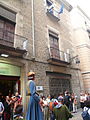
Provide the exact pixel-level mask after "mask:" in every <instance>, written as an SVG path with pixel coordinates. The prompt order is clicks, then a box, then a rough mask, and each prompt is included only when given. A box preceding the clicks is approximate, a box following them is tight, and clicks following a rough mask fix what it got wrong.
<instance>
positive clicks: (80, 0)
mask: <svg viewBox="0 0 90 120" xmlns="http://www.w3.org/2000/svg"><path fill="white" fill-rule="evenodd" d="M67 1H68V2H70V3H71V5H73V6H76V5H79V6H80V7H81V9H82V10H83V11H84V12H85V13H86V14H87V15H88V16H89V17H90V0H67Z"/></svg>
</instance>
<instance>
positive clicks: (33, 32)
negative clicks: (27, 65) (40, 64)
mask: <svg viewBox="0 0 90 120" xmlns="http://www.w3.org/2000/svg"><path fill="white" fill-rule="evenodd" d="M34 29H35V28H34V0H32V40H33V60H35V30H34Z"/></svg>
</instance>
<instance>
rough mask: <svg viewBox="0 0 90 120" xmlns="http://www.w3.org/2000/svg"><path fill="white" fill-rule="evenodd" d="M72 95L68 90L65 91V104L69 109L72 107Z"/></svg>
mask: <svg viewBox="0 0 90 120" xmlns="http://www.w3.org/2000/svg"><path fill="white" fill-rule="evenodd" d="M70 99H71V97H70V95H69V92H68V91H65V96H64V104H65V105H66V106H67V107H68V109H69V108H70V102H71V101H70Z"/></svg>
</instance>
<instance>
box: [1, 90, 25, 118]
mask: <svg viewBox="0 0 90 120" xmlns="http://www.w3.org/2000/svg"><path fill="white" fill-rule="evenodd" d="M22 111H23V106H22V97H21V96H20V95H19V94H18V92H16V93H15V95H12V96H11V95H8V96H5V97H4V96H3V95H2V94H1V95H0V120H13V118H16V117H22Z"/></svg>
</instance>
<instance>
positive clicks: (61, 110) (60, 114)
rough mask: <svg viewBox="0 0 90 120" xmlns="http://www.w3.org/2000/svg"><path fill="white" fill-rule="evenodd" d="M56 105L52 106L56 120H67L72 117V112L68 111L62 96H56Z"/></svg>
mask: <svg viewBox="0 0 90 120" xmlns="http://www.w3.org/2000/svg"><path fill="white" fill-rule="evenodd" d="M58 102H59V103H58V105H56V106H55V107H54V110H53V112H54V116H55V119H56V120H69V118H72V116H73V115H72V114H71V113H70V112H69V109H68V108H67V106H66V105H63V97H59V98H58Z"/></svg>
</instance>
